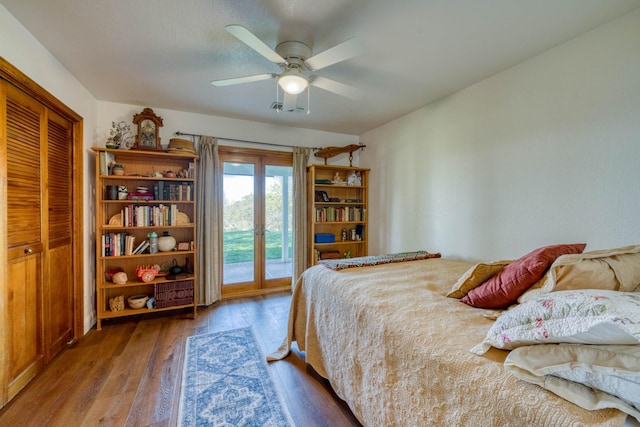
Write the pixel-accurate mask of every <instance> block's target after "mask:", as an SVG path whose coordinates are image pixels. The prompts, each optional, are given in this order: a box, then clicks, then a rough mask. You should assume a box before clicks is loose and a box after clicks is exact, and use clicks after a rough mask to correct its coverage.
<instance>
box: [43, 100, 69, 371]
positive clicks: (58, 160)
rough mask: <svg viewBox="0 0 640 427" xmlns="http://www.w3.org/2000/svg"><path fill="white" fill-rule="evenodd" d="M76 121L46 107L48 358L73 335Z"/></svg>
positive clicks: (46, 332)
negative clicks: (74, 146) (74, 138)
mask: <svg viewBox="0 0 640 427" xmlns="http://www.w3.org/2000/svg"><path fill="white" fill-rule="evenodd" d="M72 127H73V124H72V123H70V122H69V121H68V120H66V119H64V118H63V117H61V116H59V115H57V114H55V113H54V112H52V111H50V110H48V111H47V150H46V164H47V180H46V185H45V194H46V200H47V201H48V203H47V211H46V216H47V218H46V223H47V224H48V227H47V240H46V242H47V244H46V247H45V250H46V257H45V265H44V271H45V275H44V276H45V280H44V286H45V293H44V294H45V298H44V301H45V312H44V315H45V342H46V353H45V354H46V361H49V360H50V359H51V358H52V357H53V356H55V355H56V354H58V352H59V351H60V350H62V349H63V348H64V346H65V345H66V343H67V342H68V341H70V340H71V339H72V338H73V268H72V266H73V260H72V257H73V244H72V241H73V235H72V233H73V230H72V229H71V226H72V223H73V218H72V216H73V185H72V184H73V168H72V166H71V165H73V145H72Z"/></svg>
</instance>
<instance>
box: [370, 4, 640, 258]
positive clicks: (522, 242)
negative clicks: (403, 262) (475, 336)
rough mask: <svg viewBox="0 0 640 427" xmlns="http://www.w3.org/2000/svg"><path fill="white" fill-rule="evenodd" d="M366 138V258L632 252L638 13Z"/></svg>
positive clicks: (639, 136) (638, 187)
mask: <svg viewBox="0 0 640 427" xmlns="http://www.w3.org/2000/svg"><path fill="white" fill-rule="evenodd" d="M362 142H363V143H365V144H367V149H366V150H365V151H364V152H363V153H362V154H361V156H360V164H361V166H365V167H371V168H372V172H371V174H370V185H371V189H370V193H371V196H370V209H369V212H370V230H369V231H370V233H369V235H370V240H371V241H370V247H369V250H370V253H372V254H375V253H385V252H398V251H402V250H416V249H426V250H429V251H434V252H435V251H439V252H442V253H443V255H445V256H451V257H460V258H467V259H471V260H491V259H498V258H516V257H519V256H520V255H522V254H524V253H526V252H528V251H530V250H532V249H534V248H535V247H538V246H541V245H546V244H554V243H573V242H586V243H587V244H588V246H587V250H593V249H600V248H608V247H617V246H622V245H627V244H640V162H639V160H640V10H636V11H635V12H632V13H630V14H628V15H626V16H624V17H622V18H620V19H618V20H616V21H614V22H611V23H609V24H607V25H604V26H602V27H599V28H597V29H595V30H593V31H591V32H589V33H587V34H584V35H582V36H580V37H578V38H576V39H574V40H572V41H569V42H567V43H565V44H562V45H560V46H557V47H556V48H554V49H552V50H550V51H548V52H546V53H544V54H541V55H539V56H537V57H534V58H532V59H530V60H528V61H526V62H524V63H522V64H520V65H518V66H516V67H514V68H511V69H508V70H506V71H504V72H502V73H500V74H497V75H495V76H492V77H491V78H488V79H486V80H484V81H482V82H480V83H477V84H475V85H473V86H471V87H468V88H467V89H465V90H462V91H460V92H458V93H456V94H454V95H452V96H449V97H447V98H444V99H442V100H440V101H438V102H435V103H433V104H431V105H428V106H426V107H424V108H422V109H420V110H418V111H415V112H413V113H411V114H409V115H407V116H405V117H402V118H399V119H397V120H395V121H393V122H391V123H388V124H387V125H384V126H382V127H380V128H378V129H375V130H373V131H370V132H368V133H366V134H365V135H363V136H362Z"/></svg>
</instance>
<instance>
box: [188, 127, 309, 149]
mask: <svg viewBox="0 0 640 427" xmlns="http://www.w3.org/2000/svg"><path fill="white" fill-rule="evenodd" d="M175 135H178V136H201V135H196V134H195V133H185V132H180V131H177V132H176V133H175ZM216 138H218V139H224V140H225V141H233V142H246V143H249V144H260V145H270V146H272V147H286V148H293V146H291V145H284V144H273V143H271V142H259V141H249V140H246V139H235V138H225V137H222V136H219V137H216ZM310 148H311V149H312V150H319V149H320V148H318V147H310Z"/></svg>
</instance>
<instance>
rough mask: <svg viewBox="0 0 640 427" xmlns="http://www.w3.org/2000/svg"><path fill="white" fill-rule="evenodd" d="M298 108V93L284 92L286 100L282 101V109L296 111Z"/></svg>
mask: <svg viewBox="0 0 640 427" xmlns="http://www.w3.org/2000/svg"><path fill="white" fill-rule="evenodd" d="M297 109H298V95H292V94H290V93H287V92H285V93H284V100H283V101H282V111H296V110H297Z"/></svg>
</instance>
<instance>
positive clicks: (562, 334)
mask: <svg viewBox="0 0 640 427" xmlns="http://www.w3.org/2000/svg"><path fill="white" fill-rule="evenodd" d="M561 342H565V343H577V344H638V343H640V293H637V292H617V291H610V290H602V289H579V290H572V291H558V292H551V293H548V294H544V295H541V296H539V297H538V298H536V299H534V300H532V301H527V302H525V303H524V304H520V305H519V306H517V307H515V308H513V309H511V310H508V311H506V312H504V313H503V314H502V315H501V316H500V317H498V319H497V320H496V322H495V323H494V324H493V325H492V326H491V328H490V329H489V332H488V333H487V336H486V338H485V339H484V341H482V343H480V344H478V345H477V346H475V347H474V348H472V349H471V352H473V353H475V354H484V353H486V352H487V351H488V350H489V348H490V347H492V346H493V347H496V348H500V349H504V350H512V349H514V348H517V347H520V346H523V345H531V344H551V343H561Z"/></svg>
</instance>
